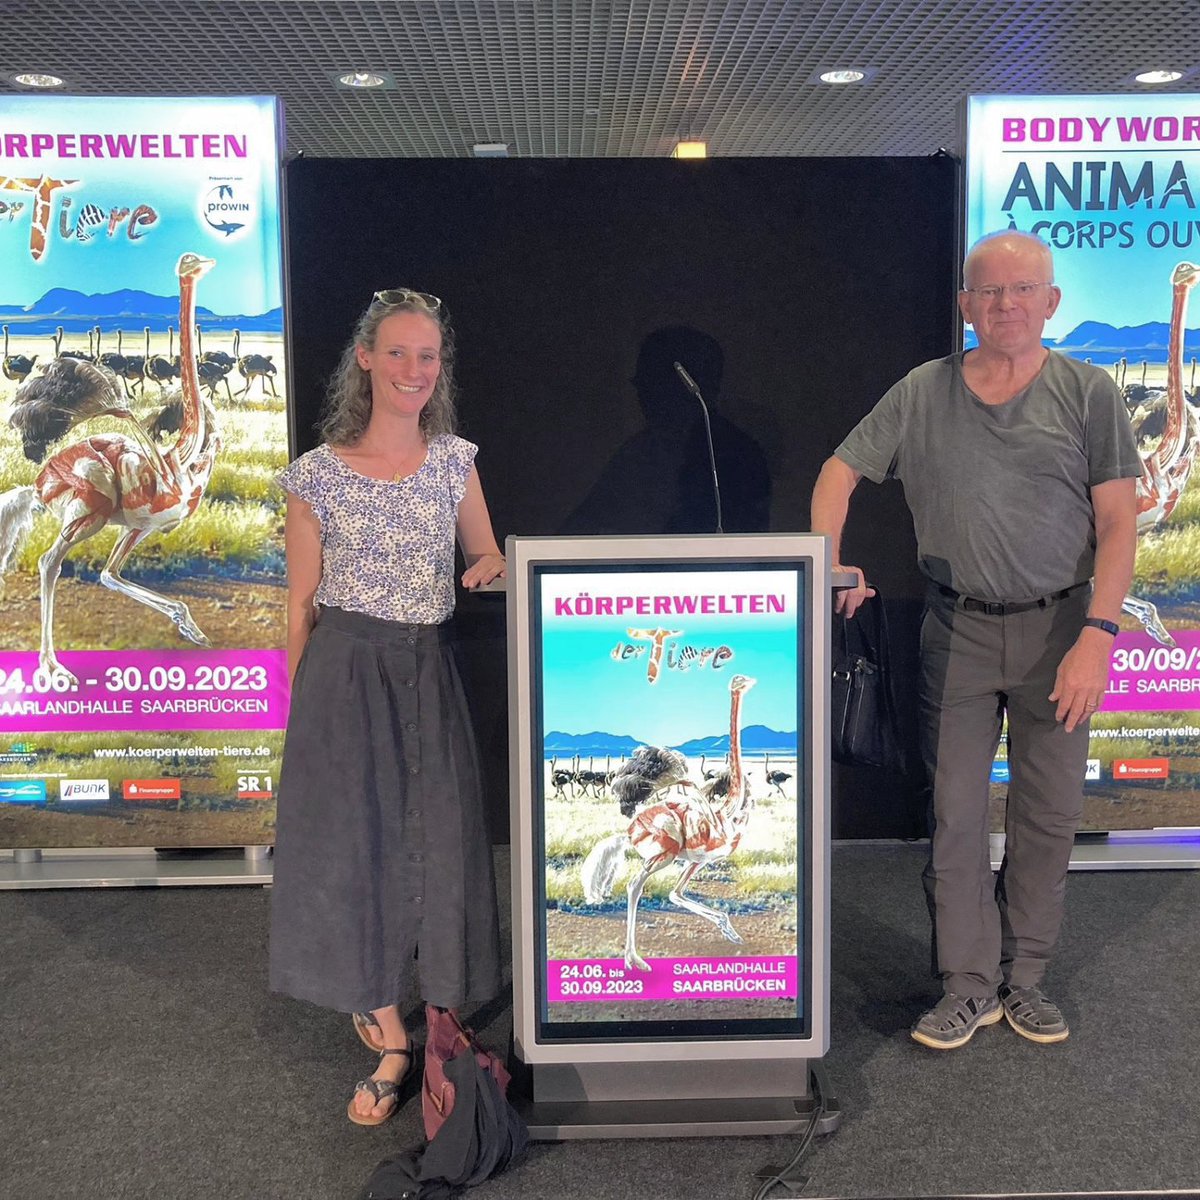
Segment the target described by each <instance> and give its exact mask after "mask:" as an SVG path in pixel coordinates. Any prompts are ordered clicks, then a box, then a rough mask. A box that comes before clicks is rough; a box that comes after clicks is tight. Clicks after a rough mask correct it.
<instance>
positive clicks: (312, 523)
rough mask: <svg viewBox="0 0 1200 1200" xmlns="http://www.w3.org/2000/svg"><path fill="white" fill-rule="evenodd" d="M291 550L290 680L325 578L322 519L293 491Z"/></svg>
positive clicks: (286, 536) (286, 538) (288, 530)
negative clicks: (320, 584)
mask: <svg viewBox="0 0 1200 1200" xmlns="http://www.w3.org/2000/svg"><path fill="white" fill-rule="evenodd" d="M283 544H284V550H285V552H286V554H287V656H288V684H289V685H290V684H291V682H292V681H293V680H294V679H295V678H296V668H297V667H298V666H299V665H300V656H301V655H302V654H303V653H304V647H305V646H306V645H307V644H308V635H309V634H310V633H312V629H313V626H314V625H315V624H316V621H317V611H316V606H315V604H314V597H315V596H316V594H317V585H318V584H319V583H320V582H321V523H320V521H318V520H317V515H316V513H314V512H313V510H312V505H311V504H309V503H308V501H306V500H301V499H300V497H299V496H293V495H291V494H290V493H289V495H288V498H287V521H286V523H285V524H284V530H283Z"/></svg>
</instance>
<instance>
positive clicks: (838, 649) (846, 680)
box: [829, 590, 908, 772]
mask: <svg viewBox="0 0 1200 1200" xmlns="http://www.w3.org/2000/svg"><path fill="white" fill-rule="evenodd" d="M829 707H830V735H831V739H832V749H833V761H834V762H839V763H843V764H845V765H846V766H851V767H882V768H883V769H884V770H888V771H900V772H905V771H907V769H908V762H907V756H906V755H905V753H904V750H903V747H902V746H901V743H900V736H899V733H898V731H897V728H896V702H895V697H894V696H893V694H892V673H891V667H890V663H889V658H888V632H887V617H886V615H885V613H884V609H883V598H882V597H881V596H880V595H879V593H878V590H876V593H875V595H874V596H873V597H871V598H870V599H868V600H866V601H865V602H864V603H863V604H862V606H861V607H860V608H859V610H858V611H857V612H856V613H855V614H854V616H853V617H851V618H849V620H847V619H846V618H845V617H842V616H838V615H837V614H836V613H835V614H834V617H833V680H832V682H831V684H830V706H829Z"/></svg>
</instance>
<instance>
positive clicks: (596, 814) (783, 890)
mask: <svg viewBox="0 0 1200 1200" xmlns="http://www.w3.org/2000/svg"><path fill="white" fill-rule="evenodd" d="M534 578H535V583H534V588H535V595H534V603H535V611H536V613H537V632H536V635H535V641H536V654H535V661H536V663H537V679H538V682H537V684H536V687H537V689H538V690H537V695H538V705H537V708H538V713H539V716H538V725H537V728H536V729H535V732H534V743H535V756H536V757H538V758H540V763H541V771H540V776H541V778H540V780H539V781H537V782H536V783H535V786H537V787H538V788H539V789H540V795H539V798H538V804H539V808H540V810H541V813H542V820H541V829H542V835H541V840H542V847H541V862H540V864H539V865H538V868H537V869H538V870H539V871H541V872H542V880H541V893H542V897H541V901H540V910H541V911H540V917H539V920H540V926H541V928H540V931H539V933H538V939H539V943H540V946H541V954H540V959H541V967H540V969H539V975H540V979H539V981H538V988H539V994H540V1004H539V1008H540V1013H541V1020H542V1023H541V1026H540V1028H541V1030H542V1033H543V1035H544V1036H546V1037H549V1038H553V1037H556V1036H558V1037H566V1038H571V1037H575V1036H580V1035H583V1036H601V1037H603V1036H605V1035H606V1031H607V1032H608V1033H610V1034H611V1033H613V1031H615V1030H618V1029H626V1030H627V1029H628V1028H629V1026H630V1024H631V1023H633V1024H636V1025H637V1026H638V1027H639V1028H641V1029H647V1030H648V1029H649V1028H650V1027H654V1028H665V1026H662V1025H660V1024H659V1023H662V1022H667V1023H669V1024H670V1030H671V1031H672V1032H673V1033H679V1032H680V1031H684V1032H686V1031H689V1030H690V1031H691V1032H695V1033H697V1034H699V1035H703V1034H704V1033H705V1026H709V1032H711V1026H710V1023H711V1022H712V1021H718V1022H728V1023H729V1024H728V1027H727V1028H728V1031H730V1032H736V1031H737V1029H738V1027H739V1022H758V1023H759V1025H758V1028H761V1029H767V1030H768V1031H773V1032H783V1031H785V1030H786V1031H791V1030H794V1028H795V1026H796V1023H797V1022H801V1021H803V1020H804V1019H805V1018H806V1016H807V1015H808V1014H806V1013H805V1011H804V1007H805V1002H804V996H805V995H806V992H805V987H806V985H807V974H806V969H805V966H804V947H803V945H802V944H800V943H801V942H803V935H802V934H801V933H798V931H802V930H803V929H804V928H805V924H804V920H803V915H804V913H805V911H806V907H805V905H806V901H805V881H804V880H803V879H802V875H803V872H802V871H801V868H800V866H799V863H801V862H803V861H804V852H803V845H802V844H803V838H804V833H803V831H804V820H803V818H802V812H803V809H804V804H805V802H806V799H805V797H804V795H803V792H804V788H803V786H802V783H801V781H803V780H804V779H805V778H806V763H805V762H804V760H803V750H802V747H803V746H804V739H803V737H802V736H800V735H799V734H798V730H799V729H800V726H801V717H800V715H799V714H800V713H801V711H802V709H803V702H802V694H801V693H802V688H801V684H800V683H799V682H798V681H799V680H801V679H802V678H803V676H804V669H805V668H804V663H803V662H802V658H803V650H802V647H803V645H804V640H803V639H804V633H805V624H806V619H805V616H804V614H805V612H806V609H805V604H806V597H805V579H804V574H803V571H802V569H801V568H799V567H798V566H797V565H795V564H786V565H783V564H777V565H767V564H742V565H731V564H729V563H720V564H711V565H705V566H704V567H703V569H700V568H697V567H696V566H695V565H687V564H677V565H664V566H657V565H656V566H655V567H653V568H652V569H647V568H646V567H645V566H644V565H643V566H641V567H637V568H634V567H629V566H626V567H621V566H617V567H607V569H605V570H596V569H595V568H594V567H593V568H590V569H589V568H586V567H579V566H556V567H536V568H535V574H534ZM798 847H800V853H799V854H798ZM631 885H632V891H631V890H630V888H631ZM631 913H632V916H631V915H630V914H631ZM630 930H632V935H631V934H630Z"/></svg>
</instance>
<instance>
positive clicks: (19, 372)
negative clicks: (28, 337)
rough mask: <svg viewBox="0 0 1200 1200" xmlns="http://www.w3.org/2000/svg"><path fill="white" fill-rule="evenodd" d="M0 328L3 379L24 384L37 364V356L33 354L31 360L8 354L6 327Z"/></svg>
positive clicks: (26, 356) (25, 355) (25, 356)
mask: <svg viewBox="0 0 1200 1200" xmlns="http://www.w3.org/2000/svg"><path fill="white" fill-rule="evenodd" d="M0 328H3V330H4V362H3V371H4V378H5V379H10V380H12V382H13V383H24V382H25V380H26V379H27V378H28V377H29V375H30V374H31V373H32V371H33V368H34V366H35V365H36V364H37V360H38V356H37V355H36V354H35V355H33V357H32V358H31V357H30V356H29V355H28V354H9V352H8V326H7V325H4V326H0Z"/></svg>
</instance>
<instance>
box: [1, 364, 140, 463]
mask: <svg viewBox="0 0 1200 1200" xmlns="http://www.w3.org/2000/svg"><path fill="white" fill-rule="evenodd" d="M132 415H133V414H132V413H131V412H130V411H129V409H128V408H127V407H126V404H125V399H124V397H123V396H122V394H121V389H120V385H119V384H118V382H117V377H116V376H115V375H114V374H113V373H112V372H111V371H108V370H105V369H104V368H103V367H100V366H97V365H96V364H95V363H90V362H87V361H85V360H84V359H80V358H56V359H55V360H54V361H53V362H51V363H50V365H49V366H47V367H46V370H45V371H44V372H43V373H42V374H41V375H35V376H34V377H33V378H32V379H27V380H26V381H25V382H24V383H23V384H22V385H21V387H20V388H19V390H18V391H17V394H16V397H15V398H14V399H13V406H12V413H11V414H10V416H9V418H8V423H9V425H11V426H12V427H13V429H15V430H16V431H17V432H18V433H19V434H20V435H21V442H22V446H23V449H24V451H25V457H26V458H27V459H29V461H30V462H41V461H42V459H43V458H45V457H46V450H47V448H48V447H49V446H50V445H51V443H53V442H57V441H58V440H59V439H60V438H63V437H65V436H66V435H67V434H68V433H69V432H70V431H71V430H72V429H73V428H74V427H75V426H76V425H78V424H79V423H80V422H81V421H86V420H88V419H89V418H91V417H131V416H132Z"/></svg>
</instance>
